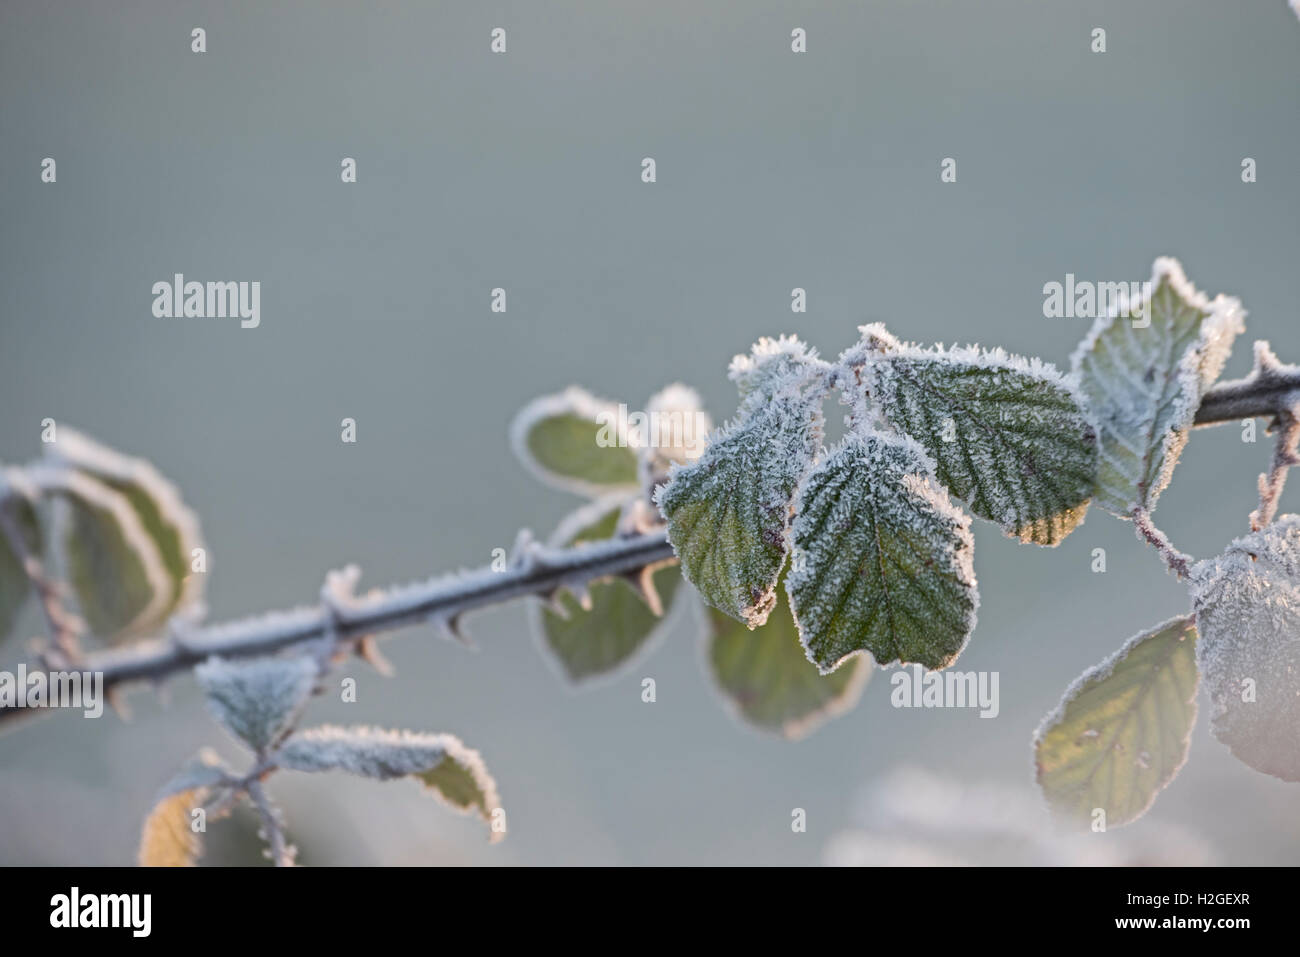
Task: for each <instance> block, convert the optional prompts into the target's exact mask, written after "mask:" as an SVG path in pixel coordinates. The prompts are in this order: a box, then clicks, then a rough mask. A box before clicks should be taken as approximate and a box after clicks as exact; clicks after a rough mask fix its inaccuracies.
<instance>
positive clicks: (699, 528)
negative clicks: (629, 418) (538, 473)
mask: <svg viewBox="0 0 1300 957" xmlns="http://www.w3.org/2000/svg"><path fill="white" fill-rule="evenodd" d="M814 362H815V357H814V356H812V354H811V353H809V352H807V350H805V349H804V348H803V347H802V346H801V345H800V344H798V343H797V342H795V341H794V340H784V339H783V340H779V341H778V342H772V341H771V340H767V339H763V340H760V341H759V343H758V345H757V346H755V347H754V358H753V359H752V360H751V359H748V358H747V357H743V356H741V357H737V359H736V360H735V361H734V362H733V363H732V378H733V379H735V380H736V381H737V383H738V384H739V386H740V388H741V391H742V393H743V394H744V395H745V399H744V401H743V402H742V403H741V406H740V410H739V411H738V412H737V414H736V417H735V418H734V419H733V420H732V421H731V422H730V423H728V425H727V426H725V427H724V428H723V429H722V431H721V432H720V433H719V434H718V435H716V436H715V437H714V439H713V441H712V442H710V444H709V446H708V448H706V449H705V450H704V454H703V455H701V456H700V458H699V459H698V460H697V461H695V462H693V463H691V464H690V465H686V466H680V467H677V468H675V469H673V471H672V473H671V474H670V477H669V481H668V484H667V485H661V486H660V487H659V489H658V491H657V493H656V497H655V501H656V504H657V505H658V506H659V508H660V510H661V511H662V512H663V515H664V518H665V519H667V521H668V540H669V541H670V542H671V543H672V545H673V548H674V549H675V550H676V552H677V557H678V558H679V559H680V560H681V567H682V573H683V574H684V575H685V576H686V579H687V580H688V581H689V582H690V583H691V584H692V585H694V586H695V587H696V589H698V590H699V592H700V595H701V597H702V598H703V599H704V601H705V602H706V603H708V604H709V605H712V606H713V607H714V608H717V609H718V610H720V611H723V612H726V613H727V614H728V615H731V616H732V617H733V618H737V619H739V620H740V621H743V622H745V623H746V624H747V625H749V626H750V627H751V628H756V627H758V626H759V625H761V624H762V623H763V622H764V621H766V620H767V616H768V614H769V613H770V612H771V610H772V608H773V607H774V606H775V604H776V582H777V578H778V577H779V576H780V574H781V568H782V566H783V565H784V564H785V558H786V553H787V550H788V545H787V542H786V531H787V529H788V527H789V522H790V507H791V499H792V498H793V496H794V491H795V489H796V488H797V486H798V484H799V481H800V479H802V478H803V476H804V475H806V474H807V472H808V469H809V468H811V466H812V464H813V460H814V456H815V455H816V452H817V449H818V447H819V446H820V445H821V440H822V411H821V399H822V391H821V388H820V386H819V376H820V370H819V369H818V368H817V367H816V366H815V365H814V364H813V363H814Z"/></svg>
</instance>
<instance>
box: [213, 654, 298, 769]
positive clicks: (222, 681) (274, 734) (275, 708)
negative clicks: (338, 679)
mask: <svg viewBox="0 0 1300 957" xmlns="http://www.w3.org/2000/svg"><path fill="white" fill-rule="evenodd" d="M318 674H319V669H318V666H317V664H316V662H315V661H313V660H312V659H311V658H308V657H306V656H303V655H299V656H296V657H290V658H256V659H252V660H249V661H238V662H232V661H224V660H222V659H221V658H209V659H208V660H207V661H205V662H204V663H203V664H201V665H199V666H198V667H196V668H195V669H194V677H195V678H196V679H197V680H198V683H199V687H200V688H202V689H203V692H204V694H205V695H206V697H207V703H208V710H210V711H211V712H212V714H213V716H214V717H215V718H216V719H217V721H218V723H219V724H220V725H221V726H222V727H223V728H225V729H226V730H227V731H229V732H230V733H231V734H232V735H234V737H235V739H236V740H238V741H241V742H243V743H244V744H245V745H247V746H248V747H250V748H252V749H253V750H254V751H256V752H259V753H260V752H262V751H264V750H266V748H268V747H269V746H271V745H272V744H274V743H275V742H276V741H277V740H278V739H279V738H280V736H281V735H282V734H283V733H284V732H285V731H286V730H288V729H289V728H290V727H291V726H292V724H293V723H294V721H295V720H296V719H297V717H298V714H299V712H300V711H301V710H302V707H303V706H304V705H305V704H306V703H307V698H308V697H309V696H310V695H311V693H312V690H313V689H314V688H315V686H316V679H317V676H318Z"/></svg>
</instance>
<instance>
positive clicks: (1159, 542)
mask: <svg viewBox="0 0 1300 957" xmlns="http://www.w3.org/2000/svg"><path fill="white" fill-rule="evenodd" d="M1129 514H1130V515H1131V516H1132V518H1133V526H1134V527H1135V528H1136V529H1137V533H1138V538H1141V539H1142V540H1143V541H1145V542H1146V543H1147V544H1149V545H1152V546H1154V547H1155V549H1156V551H1158V552H1159V553H1160V557H1161V558H1163V559H1164V560H1165V564H1166V565H1168V566H1169V570H1170V571H1172V572H1173V573H1174V574H1175V575H1177V576H1178V577H1179V578H1186V577H1187V572H1188V570H1189V569H1190V568H1191V566H1192V556H1191V555H1188V554H1186V553H1185V552H1180V551H1179V550H1178V549H1176V548H1174V546H1173V544H1172V543H1171V542H1170V541H1169V536H1167V535H1166V534H1165V533H1164V532H1162V531H1160V529H1158V528H1157V527H1156V525H1155V522H1153V521H1151V515H1150V514H1149V513H1148V512H1147V510H1146V509H1144V508H1140V507H1137V506H1135V507H1134V508H1133V511H1132V512H1130V513H1129Z"/></svg>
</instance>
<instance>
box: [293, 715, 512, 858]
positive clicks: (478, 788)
mask: <svg viewBox="0 0 1300 957" xmlns="http://www.w3.org/2000/svg"><path fill="white" fill-rule="evenodd" d="M273 760H274V761H275V763H276V764H278V765H279V766H280V767H282V768H286V769H288V770H290V771H311V772H316V771H347V772H348V773H350V774H356V775H360V776H362V777H367V778H373V779H375V780H379V781H388V780H392V779H394V778H400V777H414V778H416V779H418V780H419V781H420V782H421V783H422V784H423V785H424V786H425V787H426V788H427V789H428V790H429V792H430V793H431V794H432V795H434V796H435V797H437V798H438V799H439V800H441V801H442V802H443V803H445V804H447V805H449V806H450V807H452V808H453V809H455V810H457V811H460V812H461V813H465V814H476V815H477V816H478V817H480V818H482V819H483V820H484V821H485V822H487V823H488V824H489V825H491V828H492V830H491V834H492V838H491V839H492V840H493V841H498V840H501V839H502V838H503V837H504V836H505V829H504V816H503V815H501V814H498V813H497V812H498V811H499V810H500V808H501V797H500V795H499V794H498V793H497V786H496V782H495V781H494V780H493V779H492V775H491V774H489V773H488V770H487V767H486V765H484V763H483V759H482V757H481V756H480V755H479V753H478V752H477V751H473V750H471V749H469V748H467V747H465V745H464V744H463V743H461V740H460V739H459V738H457V737H456V736H455V735H452V734H426V733H422V732H414V731H386V730H383V729H379V728H366V727H353V728H340V727H335V726H332V725H325V726H322V727H319V728H312V729H310V730H308V731H301V732H298V733H296V734H293V735H291V736H290V737H289V738H287V739H286V740H285V742H284V744H283V745H281V746H280V748H279V749H278V750H277V751H276V753H275V755H274V758H273Z"/></svg>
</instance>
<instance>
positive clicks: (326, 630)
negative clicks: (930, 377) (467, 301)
mask: <svg viewBox="0 0 1300 957" xmlns="http://www.w3.org/2000/svg"><path fill="white" fill-rule="evenodd" d="M1297 403H1300V367H1297V366H1290V365H1283V364H1281V363H1280V362H1278V361H1277V358H1276V357H1275V356H1274V355H1273V354H1272V352H1271V351H1270V350H1269V348H1268V344H1267V343H1263V342H1259V343H1256V345H1255V368H1254V369H1253V370H1252V372H1251V373H1250V375H1248V376H1246V377H1245V378H1243V379H1238V380H1234V381H1231V382H1224V383H1222V384H1220V385H1217V386H1215V387H1214V388H1212V389H1210V390H1209V391H1208V392H1207V393H1206V394H1205V397H1204V398H1203V400H1202V402H1201V405H1200V408H1199V409H1198V411H1197V413H1196V420H1195V421H1196V425H1198V426H1208V425H1217V424H1222V423H1226V422H1235V421H1238V420H1240V419H1245V418H1251V417H1256V416H1265V417H1272V418H1274V419H1277V420H1279V421H1278V424H1279V425H1280V426H1281V431H1280V433H1279V437H1278V443H1279V444H1278V449H1277V450H1276V451H1275V454H1274V460H1273V466H1272V468H1271V470H1270V472H1269V473H1268V475H1267V476H1262V477H1261V498H1260V508H1259V510H1258V512H1257V513H1256V516H1255V517H1253V519H1252V520H1255V519H1256V518H1258V519H1261V520H1269V519H1271V518H1272V515H1273V513H1274V512H1275V511H1276V508H1277V497H1278V495H1279V494H1280V493H1281V490H1282V484H1283V482H1284V481H1285V477H1286V469H1287V467H1289V466H1290V465H1292V464H1297V463H1296V462H1295V461H1293V458H1294V455H1295V451H1296V447H1297V443H1298V442H1300V426H1297V425H1296V421H1297V419H1300V414H1297V413H1298V412H1300V405H1298V404H1297ZM2 513H3V510H0V514H2ZM1133 519H1134V523H1135V525H1136V527H1137V530H1138V534H1139V536H1141V537H1142V538H1143V539H1144V540H1145V541H1147V542H1149V543H1150V544H1152V545H1153V546H1155V547H1156V548H1157V549H1158V550H1159V551H1160V554H1161V556H1162V557H1163V558H1164V560H1165V563H1166V564H1167V565H1168V566H1169V567H1170V568H1171V569H1172V570H1173V571H1174V573H1175V574H1177V575H1178V576H1179V577H1185V576H1186V575H1187V571H1188V569H1189V567H1190V564H1191V561H1192V559H1191V556H1189V555H1185V554H1184V553H1182V552H1180V551H1178V550H1177V549H1176V548H1174V547H1173V545H1171V544H1170V542H1169V539H1168V538H1167V537H1166V536H1165V534H1164V533H1163V532H1161V531H1160V529H1159V528H1157V527H1156V526H1155V525H1154V523H1152V521H1151V517H1150V516H1149V515H1148V514H1146V512H1145V511H1141V510H1137V511H1135V512H1134V514H1133ZM6 524H7V523H6ZM5 534H6V535H8V536H9V538H10V541H11V542H12V541H13V534H12V531H11V530H10V529H8V528H6V529H5ZM673 559H674V554H673V550H672V546H670V545H669V544H668V541H667V538H666V537H665V535H664V532H663V531H662V530H655V531H649V532H645V533H643V534H637V535H631V536H627V537H622V538H616V539H613V540H611V541H607V542H595V543H590V544H583V545H578V546H574V547H572V548H561V549H549V548H542V547H540V546H538V545H536V544H535V543H531V542H526V547H525V548H523V549H522V550H521V551H520V553H519V554H517V555H516V557H515V559H514V560H513V561H512V563H511V564H510V566H509V567H508V568H506V569H505V570H504V571H493V570H492V569H491V568H488V567H484V568H479V569H477V570H475V571H471V572H465V573H462V574H459V575H449V576H443V577H438V578H433V579H431V580H429V581H427V582H423V583H420V584H416V585H410V586H405V587H399V588H390V589H387V590H384V591H379V592H376V593H372V594H370V595H368V596H366V597H363V598H349V599H347V600H340V599H338V598H337V597H336V598H335V599H332V600H331V599H329V598H328V597H325V598H324V599H323V600H322V601H321V602H320V603H319V604H317V605H313V606H308V607H303V608H298V609H295V610H292V611H286V612H271V613H269V614H266V615H263V616H260V617H257V618H249V619H244V620H240V621H235V622H229V623H224V624H216V625H209V626H205V627H195V626H191V625H187V624H185V623H184V622H181V621H173V623H172V625H171V629H170V633H169V634H168V635H167V636H166V637H165V638H158V639H153V640H149V641H143V642H139V643H136V644H133V645H130V646H127V647H122V648H111V649H107V650H104V651H98V652H94V653H92V654H90V655H88V656H86V657H85V658H84V659H83V660H81V661H80V662H79V663H78V664H77V667H79V668H81V669H84V670H87V671H93V672H101V673H103V676H104V689H105V691H106V692H112V691H114V690H115V689H118V688H119V687H121V686H123V685H127V684H131V683H134V682H140V681H155V682H158V681H162V680H163V679H164V678H166V677H168V676H169V675H172V674H174V673H176V672H179V671H184V670H188V669H189V668H191V667H193V666H194V665H196V664H198V663H200V662H201V661H204V660H205V659H207V658H208V657H210V656H212V655H218V656H221V657H230V658H238V657H249V656H254V655H266V654H273V653H275V652H278V651H281V650H283V649H285V648H287V647H289V646H292V645H297V644H300V643H303V642H310V641H312V640H319V639H327V636H331V637H332V640H334V641H335V642H336V650H337V651H345V650H348V649H349V648H355V649H358V650H361V649H363V648H365V647H366V646H367V645H368V644H369V642H368V639H369V638H370V636H373V635H377V634H382V633H385V632H391V631H393V630H395V629H398V628H402V627H404V626H407V625H415V624H420V623H423V622H426V621H432V622H433V623H434V624H436V625H438V626H439V627H440V628H441V630H442V631H443V632H444V633H451V634H453V635H456V636H459V635H458V627H457V625H458V621H459V619H460V617H461V616H462V615H463V614H464V613H466V612H468V611H474V610H476V609H479V608H486V607H490V606H492V605H497V604H501V603H502V602H506V601H509V600H511V599H513V598H518V597H521V596H526V595H534V596H541V597H543V598H546V599H553V598H554V597H555V593H556V592H557V591H559V590H560V589H563V588H575V589H578V590H581V589H582V588H585V586H586V585H587V584H588V583H589V582H591V581H594V580H596V579H600V578H607V577H610V576H624V577H626V578H627V579H628V580H629V581H630V582H631V583H633V584H634V585H640V584H643V583H644V579H643V578H642V577H641V576H640V575H639V573H640V572H641V571H642V570H644V569H645V568H646V567H647V566H652V565H656V564H660V563H663V562H667V561H672V560H673ZM34 581H35V580H34ZM47 597H48V595H46V594H45V593H44V592H42V606H43V607H45V608H46V610H47V617H48V615H49V608H50V607H51V606H50V605H49V604H48V602H47V601H46V599H47ZM56 614H57V613H56ZM58 620H59V619H58V618H57V617H56V618H55V619H51V621H50V626H51V632H52V634H54V635H56V636H57V635H58V634H60V630H59V627H57V626H56V624H55V622H57V621H58ZM371 652H373V648H372V649H371ZM48 665H49V663H48V662H47V667H48ZM27 713H30V712H28V711H26V710H25V709H23V710H20V709H17V708H13V707H4V708H0V722H4V721H6V720H8V719H10V718H14V717H17V716H19V715H22V714H27Z"/></svg>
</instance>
